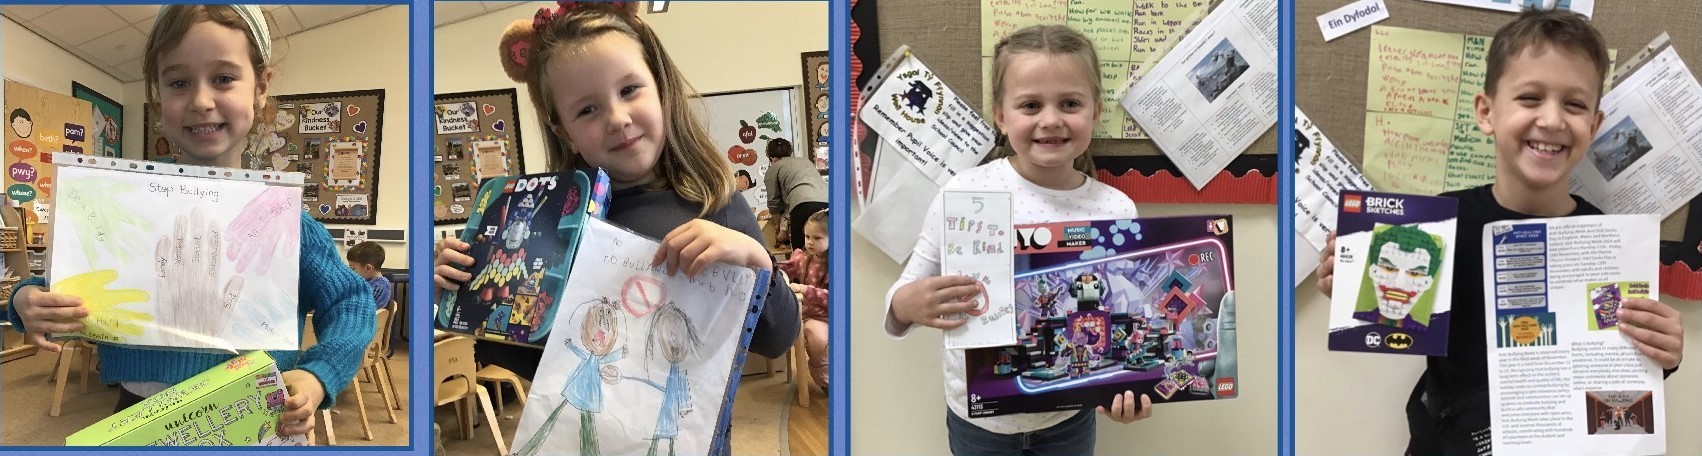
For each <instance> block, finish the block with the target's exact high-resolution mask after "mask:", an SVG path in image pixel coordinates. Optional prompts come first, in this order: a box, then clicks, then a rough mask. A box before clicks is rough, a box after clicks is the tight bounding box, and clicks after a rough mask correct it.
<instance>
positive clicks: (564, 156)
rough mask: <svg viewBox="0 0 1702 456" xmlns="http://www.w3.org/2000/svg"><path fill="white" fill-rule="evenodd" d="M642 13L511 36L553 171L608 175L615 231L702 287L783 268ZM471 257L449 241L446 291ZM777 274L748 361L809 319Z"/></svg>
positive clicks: (524, 28) (519, 350) (554, 14)
mask: <svg viewBox="0 0 1702 456" xmlns="http://www.w3.org/2000/svg"><path fill="white" fill-rule="evenodd" d="M637 6H638V4H637V2H560V3H559V5H558V6H557V7H556V8H543V9H541V10H540V11H538V13H537V14H536V15H534V16H533V18H532V20H529V21H527V20H521V21H515V22H514V23H513V24H512V25H510V26H509V27H508V29H507V30H506V31H505V32H504V33H503V37H502V40H501V43H500V45H499V48H498V55H499V57H500V60H501V61H502V66H503V70H504V71H506V72H507V74H508V76H509V77H510V78H512V79H513V80H515V81H517V82H522V83H525V84H526V86H527V89H528V94H529V98H530V100H531V102H532V107H533V108H534V109H536V110H537V113H538V119H539V121H541V122H544V123H545V124H546V126H547V127H548V130H549V132H550V133H551V135H552V139H554V141H549V144H548V149H549V169H551V170H552V171H569V170H574V169H581V168H602V169H603V170H604V171H605V172H607V173H608V175H609V180H610V183H611V184H612V185H613V187H614V194H613V195H612V196H611V198H610V202H609V207H608V209H609V210H608V214H607V219H608V221H609V222H610V223H613V224H615V225H619V226H622V227H625V228H627V229H630V230H632V231H634V232H637V233H639V234H643V235H645V236H649V237H652V238H658V239H661V244H662V245H661V247H660V248H659V249H657V251H656V254H655V257H654V260H653V261H654V262H655V263H656V265H658V266H662V267H664V268H665V269H666V270H667V272H668V273H670V274H673V273H678V272H684V273H686V274H687V275H688V276H696V275H697V274H698V273H700V272H702V271H703V269H704V268H705V267H707V266H708V265H709V264H710V263H714V262H720V263H725V264H731V265H738V266H744V267H749V268H752V269H773V268H774V262H773V259H772V258H770V257H769V256H768V251H767V249H766V248H764V247H763V245H762V242H760V241H758V239H760V238H761V236H762V235H761V231H760V230H759V229H758V227H757V223H756V217H755V216H754V215H753V214H752V212H751V209H750V207H749V206H748V205H747V204H746V203H745V200H744V199H743V198H739V197H737V195H736V190H735V187H734V184H733V172H732V168H731V167H730V166H729V165H728V164H727V161H726V159H725V158H722V157H721V156H720V154H719V153H718V152H717V149H718V147H717V146H716V145H715V143H714V142H713V141H712V140H711V139H710V137H709V134H708V133H707V132H705V131H704V129H703V127H702V124H700V123H699V122H698V121H697V119H696V115H695V114H694V112H693V110H692V108H691V105H690V103H691V99H692V97H693V96H694V95H693V94H694V91H693V90H692V89H691V87H690V86H689V85H688V84H687V83H686V78H685V76H683V75H682V74H681V73H680V70H679V66H677V65H675V64H674V61H673V59H672V58H670V57H669V56H668V53H667V51H666V50H665V49H663V47H662V43H661V41H660V39H659V38H658V37H657V35H656V32H655V31H654V30H652V29H651V28H650V26H649V25H648V24H646V23H645V22H644V21H643V20H642V19H641V18H639V17H638V15H637V11H636V8H637ZM468 248H469V245H468V244H467V243H465V242H461V241H460V240H458V239H453V238H449V239H444V240H442V241H440V243H439V245H438V255H437V258H436V261H435V263H436V270H435V272H436V276H435V277H434V280H435V282H436V284H437V286H438V287H439V288H440V289H445V290H448V289H457V288H459V286H460V285H459V284H460V283H464V282H466V281H467V280H469V279H470V278H471V277H470V275H469V273H468V272H466V271H465V270H463V268H465V267H468V266H471V265H472V264H473V258H472V257H470V256H467V255H466V251H467V250H468ZM458 266H459V267H458ZM771 275H772V277H773V278H772V279H770V283H769V284H767V285H766V287H767V291H766V293H767V298H766V299H765V304H764V305H763V310H762V314H761V315H760V316H759V318H758V322H757V326H756V332H755V334H753V335H752V337H751V343H750V351H751V352H753V353H756V354H759V355H762V356H766V357H770V358H773V357H779V356H780V355H781V354H784V353H785V352H786V350H787V349H788V348H790V346H791V344H792V341H793V340H794V339H795V338H796V337H797V335H798V322H799V318H798V303H797V300H796V299H795V298H794V297H793V296H792V293H791V291H790V289H789V288H788V286H787V285H786V283H785V282H783V279H781V278H780V277H782V274H778V273H776V274H771ZM759 286H763V285H760V284H759ZM477 353H478V356H479V358H480V362H484V363H492V364H497V365H501V366H503V367H505V368H507V369H509V370H511V371H514V372H516V373H518V374H520V375H521V376H524V377H527V378H531V377H532V375H533V374H534V373H536V372H537V369H538V361H539V358H540V356H541V355H542V352H541V351H540V350H537V349H534V348H528V347H521V346H514V345H501V344H481V345H480V347H479V349H478V351H477ZM723 432H725V430H723ZM726 451H727V448H725V447H723V448H719V449H718V452H721V453H725V452H726Z"/></svg>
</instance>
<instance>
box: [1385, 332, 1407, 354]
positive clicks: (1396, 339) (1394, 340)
mask: <svg viewBox="0 0 1702 456" xmlns="http://www.w3.org/2000/svg"><path fill="white" fill-rule="evenodd" d="M1383 345H1387V346H1388V347H1389V348H1392V349H1395V350H1406V349H1408V348H1411V347H1412V335H1410V334H1407V333H1394V334H1390V335H1388V336H1387V337H1384V338H1383Z"/></svg>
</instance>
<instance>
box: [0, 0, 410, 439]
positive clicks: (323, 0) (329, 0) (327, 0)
mask: <svg viewBox="0 0 1702 456" xmlns="http://www.w3.org/2000/svg"><path fill="white" fill-rule="evenodd" d="M192 3H205V2H189V1H181V0H156V1H142V0H59V1H54V2H46V1H30V0H25V1H11V0H0V5H126V4H130V5H159V4H192ZM247 3H253V4H264V5H282V4H290V5H348V4H358V5H403V6H407V7H408V35H409V42H408V52H409V56H408V57H409V58H408V67H409V68H408V70H409V73H410V74H409V79H408V99H409V100H410V102H411V103H410V108H411V109H409V113H408V118H409V123H410V127H409V131H408V134H409V135H410V136H409V142H410V143H411V144H416V145H417V144H430V143H431V142H430V141H431V136H430V135H429V132H430V130H429V129H425V128H415V127H417V126H421V125H430V122H431V120H432V119H431V117H430V116H429V114H428V110H427V109H425V108H423V107H424V106H430V105H431V73H432V72H431V68H432V66H431V55H432V54H431V49H432V40H431V34H432V31H433V28H434V27H433V26H432V12H431V8H430V2H429V1H420V0H416V1H411V2H409V1H395V0H372V1H362V2H350V1H334V0H297V1H291V2H282V1H265V0H263V1H256V2H247ZM3 49H4V46H3V45H0V50H3ZM0 52H3V51H0ZM4 74H5V72H4V69H3V68H0V76H4ZM413 149H414V150H416V151H417V150H421V149H419V148H418V147H414V148H413ZM416 155H417V156H419V157H423V156H428V155H429V153H424V152H409V153H408V168H409V176H410V180H409V190H408V191H409V198H408V202H409V205H408V209H409V210H408V226H409V229H410V230H411V231H413V232H415V233H427V235H426V236H425V237H423V238H421V237H418V236H415V237H414V238H413V239H414V242H410V243H409V246H408V268H409V271H410V273H409V275H410V276H411V277H422V273H424V274H426V275H424V277H429V274H430V273H431V247H432V244H431V243H430V239H431V236H430V235H429V234H430V233H431V223H430V217H429V215H430V214H431V200H430V195H431V179H430V178H429V176H431V169H430V161H429V160H423V159H419V157H416ZM420 176H425V177H426V178H425V179H420V178H418V177H420ZM420 240H425V241H427V242H423V243H422V242H418V241H420ZM414 280H418V279H414ZM430 283H431V282H430V280H426V281H425V284H426V285H427V286H414V287H409V288H408V289H409V292H410V293H412V295H410V296H409V299H410V300H412V301H413V302H430V301H429V299H430V290H431V286H430ZM410 318H412V319H413V320H412V321H411V322H410V324H409V329H410V331H411V332H410V334H409V339H408V353H409V365H408V375H409V377H408V379H409V382H408V396H409V398H410V399H409V403H408V405H407V407H408V410H407V412H408V414H409V429H408V446H406V447H399V446H389V447H353V446H335V447H331V446H318V447H288V448H283V447H249V448H241V449H240V450H239V449H235V448H230V447H172V448H170V449H149V448H146V447H58V446H6V447H3V448H0V453H5V454H20V455H63V454H67V453H75V454H124V455H152V454H157V455H169V454H185V453H188V454H196V453H200V454H217V453H236V452H238V451H241V452H262V453H296V454H299V453H309V454H326V455H357V456H375V455H429V454H431V444H430V443H429V442H430V441H431V426H424V425H422V424H429V423H431V422H432V416H433V413H432V411H433V409H434V407H431V406H430V404H429V401H428V400H422V399H421V398H429V397H431V395H432V394H431V392H430V391H431V390H430V389H428V388H425V387H423V386H422V385H424V384H426V383H430V380H429V379H430V378H432V377H431V368H432V363H428V362H418V360H419V354H421V353H429V352H430V345H428V344H429V343H430V341H431V337H432V336H431V322H430V320H429V319H428V318H426V313H423V312H413V315H410ZM427 359H429V355H427ZM4 397H5V394H4V392H3V391H0V407H4V405H3V404H4ZM321 418H323V417H321ZM320 426H323V424H321V425H320Z"/></svg>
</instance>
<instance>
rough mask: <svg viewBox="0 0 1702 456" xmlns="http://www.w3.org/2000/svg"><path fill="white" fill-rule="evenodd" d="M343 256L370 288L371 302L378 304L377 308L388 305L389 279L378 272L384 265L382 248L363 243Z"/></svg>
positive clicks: (370, 242) (367, 242)
mask: <svg viewBox="0 0 1702 456" xmlns="http://www.w3.org/2000/svg"><path fill="white" fill-rule="evenodd" d="M344 256H345V257H347V258H348V259H349V268H350V269H354V270H355V274H358V275H360V278H362V279H366V283H367V285H371V286H372V300H373V301H374V302H377V303H378V308H380V309H382V308H384V306H388V305H390V279H387V278H384V274H381V273H379V271H378V268H379V267H380V266H383V265H384V247H381V246H379V245H378V243H376V242H372V241H365V242H361V243H359V244H355V246H354V247H349V253H347V254H345V255H344Z"/></svg>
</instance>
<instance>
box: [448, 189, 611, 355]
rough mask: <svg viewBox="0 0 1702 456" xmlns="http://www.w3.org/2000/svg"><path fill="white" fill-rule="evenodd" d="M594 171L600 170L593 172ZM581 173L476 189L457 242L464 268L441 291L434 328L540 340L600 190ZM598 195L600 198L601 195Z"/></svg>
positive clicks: (504, 338)
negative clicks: (466, 258) (463, 278)
mask: <svg viewBox="0 0 1702 456" xmlns="http://www.w3.org/2000/svg"><path fill="white" fill-rule="evenodd" d="M597 174H599V175H602V171H597ZM607 191H608V184H607V181H600V182H598V184H597V185H596V186H594V185H593V184H592V183H591V180H590V178H588V177H587V176H586V174H585V173H584V172H582V171H573V172H568V173H550V174H528V175H524V176H504V177H495V178H491V179H490V180H487V181H485V183H484V185H482V186H480V187H479V196H478V200H477V201H476V202H475V203H473V211H472V214H471V215H470V216H469V217H468V219H467V227H466V229H464V230H462V231H461V240H462V241H465V242H467V243H468V244H469V245H471V246H472V248H471V249H470V250H468V251H467V254H468V255H471V256H472V257H473V266H472V267H470V268H468V269H467V272H469V273H472V275H473V278H472V280H470V281H468V282H467V283H466V284H465V285H464V286H463V287H462V288H461V289H460V290H454V291H449V292H446V293H443V295H442V298H441V299H442V302H440V303H439V305H438V306H437V317H436V319H435V321H436V323H435V325H436V327H437V328H438V329H440V330H443V331H448V332H453V333H460V334H467V335H471V336H474V337H479V338H483V339H486V340H494V341H499V342H507V343H513V344H521V345H532V346H540V345H542V344H543V342H544V338H545V337H547V336H548V334H549V333H548V331H549V328H550V322H551V321H552V319H553V318H555V309H556V308H557V306H558V305H559V303H560V302H561V299H562V286H563V284H564V283H566V281H567V272H568V270H569V268H570V267H571V266H572V265H573V253H574V249H576V248H577V247H578V245H579V243H580V237H581V234H582V231H583V230H584V228H585V221H586V220H587V219H588V218H591V217H592V216H590V215H588V214H591V213H595V212H596V211H595V209H596V208H597V206H598V205H599V204H598V203H593V202H592V201H593V200H594V199H595V197H596V195H606V194H607ZM604 201H606V199H605V200H604Z"/></svg>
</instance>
